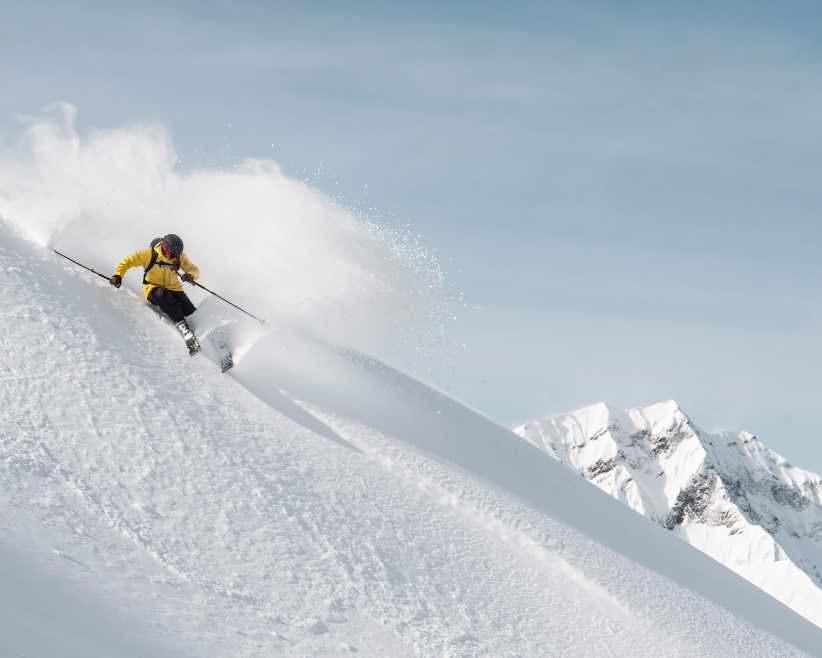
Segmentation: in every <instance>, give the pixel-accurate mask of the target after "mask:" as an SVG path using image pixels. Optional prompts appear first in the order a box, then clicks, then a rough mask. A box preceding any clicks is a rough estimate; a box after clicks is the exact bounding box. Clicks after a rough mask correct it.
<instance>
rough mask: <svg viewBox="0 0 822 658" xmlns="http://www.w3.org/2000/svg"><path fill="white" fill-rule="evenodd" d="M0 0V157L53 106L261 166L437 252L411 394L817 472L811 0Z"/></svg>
mask: <svg viewBox="0 0 822 658" xmlns="http://www.w3.org/2000/svg"><path fill="white" fill-rule="evenodd" d="M716 5H717V3H688V5H687V7H680V8H669V7H663V4H662V3H641V2H625V3H606V2H588V3H520V4H517V5H511V4H508V3H496V4H492V3H479V4H477V3H459V2H455V3H445V6H443V4H442V3H413V4H411V3H397V4H390V3H358V4H356V5H352V4H351V3H310V4H305V6H304V7H295V6H291V5H288V4H282V5H278V4H276V3H268V2H267V3H243V2H232V3H227V2H226V3H220V2H206V3H180V2H178V3H174V7H173V8H169V7H167V6H166V5H165V3H142V4H139V5H138V6H132V7H131V8H130V9H127V10H120V9H116V10H115V9H111V8H110V7H108V6H107V4H105V3H93V2H84V3H61V4H60V5H59V6H56V7H55V6H51V5H46V4H38V3H36V2H35V3H27V4H26V5H25V6H22V5H19V4H14V5H9V7H7V8H6V9H5V11H4V16H5V17H6V20H4V22H3V24H2V25H0V76H2V79H3V80H4V92H3V94H1V95H0V139H5V138H8V139H11V136H13V135H14V134H15V132H16V130H17V119H16V117H17V115H19V114H21V113H32V112H36V111H38V110H39V109H40V108H41V107H43V106H44V105H46V104H48V103H50V102H52V101H55V100H65V101H69V102H71V103H73V104H75V105H77V106H78V108H79V110H80V126H81V128H83V127H90V126H95V127H108V126H119V125H122V124H124V123H128V122H132V121H158V122H160V123H162V124H164V125H166V126H167V127H168V128H169V130H170V132H171V133H172V135H173V139H174V142H175V145H176V147H177V149H178V151H179V152H180V154H181V156H182V157H183V166H198V165H203V164H205V165H218V166H220V165H229V164H231V163H232V162H235V161H237V160H239V159H242V158H245V157H270V158H273V159H275V160H276V161H277V162H278V163H279V164H280V165H281V166H283V167H284V169H285V170H286V171H287V172H289V173H291V174H293V175H295V176H306V177H309V178H310V180H311V181H312V182H313V184H314V185H316V186H317V187H319V188H320V189H321V190H323V191H324V192H326V193H328V194H330V195H332V196H335V197H336V198H339V199H340V200H341V201H343V202H345V203H347V204H350V205H352V206H354V207H356V208H360V209H362V210H365V211H367V212H369V213H371V214H373V215H375V216H378V217H381V218H382V219H383V220H384V221H387V222H391V223H398V224H407V225H411V226H412V227H413V228H414V230H415V231H416V232H419V233H420V234H421V235H422V236H423V237H424V240H425V242H426V243H427V244H428V245H429V247H431V248H433V249H435V250H436V253H437V254H438V256H439V258H440V259H441V261H442V262H443V263H444V265H445V267H446V269H447V270H448V272H449V280H450V282H451V284H452V285H453V286H454V287H455V288H458V289H460V290H463V291H464V292H465V297H466V300H467V302H468V304H469V309H467V310H466V311H465V312H463V313H461V314H460V317H459V320H458V322H457V324H456V325H455V326H454V327H453V328H452V338H453V339H454V342H455V343H457V344H461V343H465V345H466V346H467V347H466V349H465V350H464V351H463V350H454V351H453V354H452V357H451V359H449V360H448V367H447V368H441V369H439V370H437V371H435V372H432V377H435V378H436V379H437V381H438V382H439V383H440V384H441V385H443V386H444V387H446V388H448V389H449V390H450V391H451V392H452V393H454V394H455V395H456V396H457V397H460V398H461V399H463V400H465V401H466V402H468V403H470V404H472V405H473V406H475V407H477V408H479V409H480V410H482V411H484V412H485V413H486V414H488V415H489V416H491V417H493V418H495V419H496V420H499V421H500V422H503V423H505V424H513V423H516V422H520V421H523V420H526V419H529V418H530V417H533V416H540V415H544V414H547V413H551V412H559V411H564V410H567V409H570V408H574V407H577V406H582V405H585V404H588V403H593V402H596V401H599V400H607V401H612V402H614V403H615V404H617V405H638V404H645V403H651V402H654V401H656V400H659V399H663V398H676V399H677V400H679V401H680V403H681V404H682V405H683V407H684V408H685V409H686V411H688V412H689V413H691V415H692V416H694V418H695V420H696V421H697V422H699V423H701V424H702V425H704V426H705V427H706V428H707V429H716V428H719V427H744V428H746V429H749V430H751V431H754V432H756V433H758V434H759V435H760V436H761V437H762V438H763V440H765V441H766V443H768V444H769V445H771V446H772V447H774V448H776V449H778V450H780V451H782V452H783V453H784V454H785V455H786V456H787V457H788V458H789V459H791V460H792V461H794V462H795V463H797V464H798V465H802V466H805V467H807V468H810V469H813V470H817V471H822V441H820V438H822V437H820V435H819V434H820V433H819V431H818V429H817V427H816V419H817V415H818V408H819V404H818V390H819V383H818V381H819V376H818V373H819V371H820V366H822V358H820V356H819V354H820V350H819V344H820V341H819V338H820V335H822V312H820V310H819V309H820V301H822V299H820V298H821V297H822V295H820V293H819V283H820V281H822V277H821V276H820V275H822V266H821V265H820V262H819V261H820V258H819V253H820V246H821V243H822V230H820V222H819V217H818V215H819V211H820V207H822V188H820V185H819V184H818V178H819V174H820V164H822V160H821V159H820V155H821V154H822V91H820V90H822V48H820V46H819V43H820V41H819V38H818V37H819V34H818V31H817V28H816V26H818V25H820V24H821V23H820V20H819V19H820V10H818V9H817V8H816V7H814V5H813V3H788V4H776V3H769V4H765V3H737V2H729V3H721V7H717V6H716Z"/></svg>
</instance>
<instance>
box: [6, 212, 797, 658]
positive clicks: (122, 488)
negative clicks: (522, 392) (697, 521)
mask: <svg viewBox="0 0 822 658" xmlns="http://www.w3.org/2000/svg"><path fill="white" fill-rule="evenodd" d="M0 230H3V231H4V230H5V229H2V226H0ZM4 242H5V243H6V244H8V245H9V247H6V246H3V244H2V243H0V315H1V317H2V323H3V332H2V333H0V354H2V355H3V359H2V366H0V426H2V428H3V429H2V431H1V432H0V482H2V487H0V526H2V527H3V530H2V532H0V542H5V543H10V544H14V545H16V546H17V547H18V548H24V549H26V550H32V551H35V552H37V551H39V552H41V553H49V552H50V554H51V555H52V556H54V557H56V558H58V559H59V560H61V561H62V562H63V563H64V564H65V570H67V571H68V572H69V573H70V574H71V577H72V578H74V579H75V580H76V581H77V582H78V583H81V584H83V586H85V587H87V588H88V589H89V590H91V591H94V592H96V593H97V594H98V595H99V596H102V597H104V598H105V599H106V600H108V601H110V602H111V604H112V605H114V606H116V607H118V608H121V609H131V610H133V611H135V614H139V615H140V616H141V617H143V618H144V619H145V620H146V623H148V624H150V625H151V628H152V632H153V633H155V634H156V635H157V637H158V638H160V639H162V640H163V641H164V642H166V643H167V646H169V647H174V649H173V650H172V649H169V653H168V655H183V652H186V655H192V656H195V655H196V656H215V657H216V656H229V655H230V656H244V657H248V658H251V657H254V656H272V655H284V656H306V657H308V656H332V655H333V656H344V655H357V656H391V657H392V658H399V657H401V656H432V657H433V656H442V657H448V658H468V657H474V656H489V657H494V658H502V657H510V658H513V657H515V656H522V657H525V656H533V657H543V656H563V657H564V656H627V655H631V656H636V657H642V656H648V657H651V656H660V655H666V656H693V657H701V656H705V657H707V656H715V655H717V646H718V645H717V642H718V641H724V645H723V651H722V653H723V654H725V655H727V656H775V655H780V656H792V655H796V656H799V655H805V654H802V653H801V652H799V651H798V650H794V649H793V648H792V647H789V646H788V645H786V644H785V643H783V642H782V641H780V640H778V639H776V638H774V637H772V636H770V635H767V634H766V633H764V632H761V631H759V630H758V629H756V628H755V627H753V626H751V625H750V624H748V623H746V622H743V621H741V620H740V619H739V618H737V617H735V616H734V615H732V614H730V613H728V612H726V611H725V610H723V609H721V608H719V607H718V606H716V605H713V604H709V603H706V602H705V601H704V600H703V599H701V598H699V597H698V596H696V595H694V594H691V593H689V592H688V591H686V590H684V589H683V588H682V587H680V586H678V585H676V584H674V583H672V582H670V581H667V580H665V579H662V578H661V577H659V576H657V575H656V574H654V573H652V572H650V571H648V570H646V569H643V568H642V567H639V566H637V565H636V564H635V563H633V562H631V561H630V560H628V559H627V558H625V557H623V556H620V555H618V554H616V553H613V552H611V551H608V550H607V549H603V548H602V546H600V545H599V544H597V543H596V542H594V541H593V540H591V539H588V538H587V537H585V536H584V535H582V534H580V533H579V532H577V531H575V530H572V529H570V528H568V527H567V526H565V525H563V524H561V523H559V522H558V521H555V520H552V519H550V518H548V517H546V516H545V515H543V514H541V513H539V512H537V511H535V510H533V509H531V508H529V507H528V506H526V505H524V504H523V503H522V502H521V501H520V500H519V499H517V498H515V497H514V496H511V495H509V494H507V493H506V492H504V491H502V490H500V489H498V488H496V487H495V486H494V485H491V484H489V483H487V482H484V481H482V480H481V479H479V478H477V477H475V476H473V475H471V474H470V473H467V472H464V471H463V470H461V469H459V468H456V467H454V466H452V465H450V464H448V463H446V462H443V461H442V460H438V459H435V458H433V457H432V456H431V455H428V454H426V453H425V452H424V451H421V450H419V449H417V448H415V447H413V446H409V445H407V444H404V443H403V442H401V441H398V440H396V439H395V438H394V437H391V436H385V435H383V434H381V433H380V432H378V431H376V430H373V429H370V428H368V427H365V426H363V425H360V424H358V423H357V422H355V421H353V420H351V419H347V418H344V417H340V416H337V415H335V414H334V413H332V412H328V411H324V410H323V409H320V408H317V407H314V406H310V405H308V404H304V405H299V403H297V402H296V401H294V400H291V401H290V404H293V405H294V407H293V409H294V410H295V411H294V413H290V414H288V416H289V417H286V416H284V415H282V414H281V413H279V412H278V411H277V410H275V409H273V408H272V407H271V406H269V405H267V404H266V403H265V402H263V401H262V400H259V399H257V398H255V397H253V396H252V395H249V394H248V392H247V391H246V390H245V389H244V388H243V387H242V386H241V385H240V384H239V383H237V382H236V381H235V380H234V379H232V378H230V377H227V376H224V375H221V374H220V373H219V370H218V369H217V368H216V367H215V366H214V364H212V363H211V362H209V361H207V360H205V359H202V358H195V359H190V358H189V357H188V355H187V354H186V353H185V349H184V347H183V344H182V342H180V340H179V338H178V337H177V336H175V335H174V334H173V332H171V331H170V330H169V329H168V328H167V327H165V326H164V325H162V323H161V322H159V321H158V319H157V318H156V317H155V316H154V315H153V314H151V313H147V312H146V311H145V309H144V308H141V306H140V305H139V304H137V303H135V302H134V300H133V299H131V298H130V296H129V295H124V294H118V292H117V291H114V290H113V289H111V288H109V287H108V286H106V285H105V284H102V283H98V282H97V281H92V282H89V280H88V277H86V275H84V274H82V273H78V272H75V271H73V270H72V269H71V268H69V267H62V266H55V264H54V262H53V261H52V260H51V259H50V258H49V257H48V256H47V255H46V254H45V253H44V252H40V251H38V250H37V249H35V248H33V247H30V246H28V245H27V244H25V243H23V242H21V241H18V240H17V239H16V238H8V239H6V240H4ZM100 309H104V311H105V312H100ZM238 367H239V368H241V367H242V366H241V365H240V366H238ZM286 402H289V401H288V400H286ZM296 410H299V411H300V413H302V414H304V416H300V415H299V414H298V413H297V411H296ZM293 418H303V419H304V422H301V423H297V422H294V420H292V419H293ZM335 436H336V437H339V439H341V441H339V440H336V439H335ZM24 519H29V521H28V522H26V521H24ZM27 523H28V525H27ZM682 620H688V623H681V622H682ZM695 628H696V629H698V631H697V632H696V633H695V631H694V629H695Z"/></svg>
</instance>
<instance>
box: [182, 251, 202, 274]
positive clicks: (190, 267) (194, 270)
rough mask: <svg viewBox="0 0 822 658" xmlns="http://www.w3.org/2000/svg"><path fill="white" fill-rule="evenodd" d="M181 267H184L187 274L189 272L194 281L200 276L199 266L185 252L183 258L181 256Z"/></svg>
mask: <svg viewBox="0 0 822 658" xmlns="http://www.w3.org/2000/svg"><path fill="white" fill-rule="evenodd" d="M180 269H182V270H183V272H185V273H186V274H189V275H190V276H191V280H192V281H196V280H197V279H199V278H200V270H199V268H198V267H197V266H196V265H195V264H194V263H192V262H191V261H190V260H189V259H188V256H186V255H185V254H183V256H182V258H180Z"/></svg>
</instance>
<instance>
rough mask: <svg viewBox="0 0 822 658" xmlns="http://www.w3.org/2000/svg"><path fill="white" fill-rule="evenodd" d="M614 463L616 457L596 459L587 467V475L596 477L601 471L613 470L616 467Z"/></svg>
mask: <svg viewBox="0 0 822 658" xmlns="http://www.w3.org/2000/svg"><path fill="white" fill-rule="evenodd" d="M616 465H617V462H616V459H613V458H611V459H598V460H597V461H595V462H594V463H593V464H591V465H590V466H589V467H588V468H587V471H588V475H589V476H590V477H592V478H594V477H597V476H598V475H602V474H603V473H608V472H610V471H613V470H614V469H615V468H616Z"/></svg>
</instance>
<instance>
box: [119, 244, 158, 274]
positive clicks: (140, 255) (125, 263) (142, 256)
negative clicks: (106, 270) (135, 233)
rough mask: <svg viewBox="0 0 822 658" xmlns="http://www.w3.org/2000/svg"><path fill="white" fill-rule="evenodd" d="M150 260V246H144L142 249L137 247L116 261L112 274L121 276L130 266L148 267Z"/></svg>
mask: <svg viewBox="0 0 822 658" xmlns="http://www.w3.org/2000/svg"><path fill="white" fill-rule="evenodd" d="M150 262H151V248H150V247H146V248H144V249H138V250H137V251H135V252H134V253H133V254H129V255H128V256H126V257H125V258H124V259H123V260H121V261H120V262H119V263H117V267H115V268H114V274H115V275H116V276H119V277H121V278H122V276H123V275H124V274H125V273H126V270H128V269H131V268H132V267H138V266H139V267H142V268H146V267H148V264H149V263H150Z"/></svg>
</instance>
